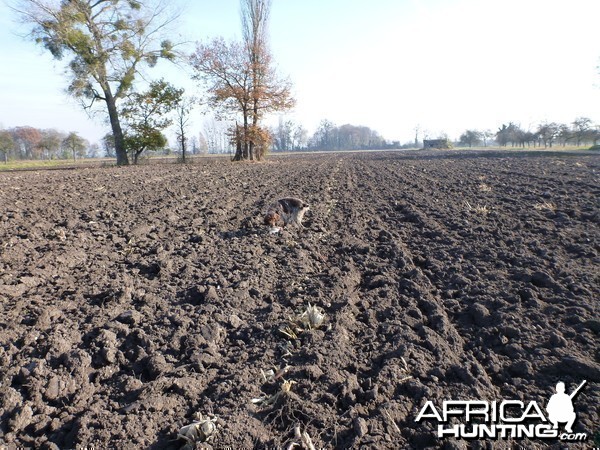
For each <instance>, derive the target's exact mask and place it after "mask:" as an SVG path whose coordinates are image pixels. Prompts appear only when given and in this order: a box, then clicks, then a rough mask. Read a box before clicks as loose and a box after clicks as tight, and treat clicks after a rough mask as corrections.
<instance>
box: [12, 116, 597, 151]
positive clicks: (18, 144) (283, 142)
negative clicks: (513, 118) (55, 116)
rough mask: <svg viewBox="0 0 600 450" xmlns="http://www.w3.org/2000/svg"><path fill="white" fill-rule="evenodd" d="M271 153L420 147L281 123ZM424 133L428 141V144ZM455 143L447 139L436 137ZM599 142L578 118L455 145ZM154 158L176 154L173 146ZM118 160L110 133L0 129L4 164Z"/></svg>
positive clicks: (203, 139) (223, 134)
mask: <svg viewBox="0 0 600 450" xmlns="http://www.w3.org/2000/svg"><path fill="white" fill-rule="evenodd" d="M269 131H270V133H271V142H272V146H271V150H272V151H275V152H279V151H306V150H309V151H310V150H321V151H328V150H329V151H334V150H373V149H375V150H380V149H400V148H419V147H421V146H422V142H421V141H420V140H419V138H418V136H415V140H414V141H410V142H406V143H404V144H401V143H400V142H399V141H387V140H385V139H384V138H383V137H382V136H381V135H380V134H379V133H378V132H377V131H375V130H372V129H371V128H369V127H367V126H357V125H350V124H346V125H341V126H338V125H335V124H334V123H333V122H331V121H329V120H322V121H321V123H320V124H319V126H318V128H317V130H316V131H315V133H314V134H313V135H312V136H309V134H308V132H307V130H306V129H305V128H304V127H303V126H302V125H300V124H297V123H295V122H293V121H291V120H288V121H284V120H283V119H282V120H280V121H279V124H278V125H277V126H276V127H273V128H271V129H270V130H269ZM430 138H431V136H428V135H427V133H424V139H430ZM437 138H441V139H444V140H447V141H448V142H452V140H451V139H449V138H448V136H437ZM599 140H600V125H597V124H594V123H593V122H592V120H591V119H589V118H587V117H579V118H577V119H575V120H574V121H573V122H571V123H570V124H561V123H556V122H543V123H540V124H539V125H538V126H537V127H536V128H535V129H534V130H530V129H529V130H525V129H523V128H522V127H521V126H520V125H518V124H517V123H514V122H509V123H508V124H503V125H502V126H500V127H499V128H498V130H497V131H495V132H494V131H492V130H476V129H469V130H466V131H465V132H464V133H463V134H462V135H461V136H460V137H459V139H458V140H456V141H454V145H455V146H459V147H460V146H462V147H477V146H485V147H487V146H501V147H508V146H510V147H545V148H548V147H550V148H551V147H553V146H555V145H560V146H563V147H564V146H567V145H573V146H586V145H587V146H589V145H597V144H598V141H599ZM229 141H230V139H229V138H228V136H227V124H226V123H223V124H222V125H218V124H215V122H214V121H213V122H212V123H211V124H210V125H207V126H206V127H205V128H204V132H203V133H199V135H198V136H191V137H190V138H189V140H188V141H186V142H187V145H188V147H189V151H190V153H191V154H199V153H207V152H208V153H222V152H230V151H232V146H231V142H229ZM155 153H162V154H171V153H174V151H173V150H171V149H170V148H169V147H166V148H165V149H164V150H162V151H160V152H155ZM102 156H109V157H114V156H115V149H114V140H113V139H112V135H111V134H110V133H109V134H107V135H106V136H105V137H104V138H103V139H102V140H101V143H100V145H99V144H96V143H92V144H90V143H89V142H88V141H86V140H85V139H83V138H82V137H80V136H79V135H78V134H77V133H76V132H70V133H65V132H62V131H58V130H55V129H38V128H34V127H29V126H21V127H14V128H9V129H5V130H0V160H2V161H8V160H22V159H44V160H49V159H80V158H86V157H89V158H97V157H102Z"/></svg>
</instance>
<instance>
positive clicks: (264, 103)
mask: <svg viewBox="0 0 600 450" xmlns="http://www.w3.org/2000/svg"><path fill="white" fill-rule="evenodd" d="M241 1H242V30H243V36H244V38H243V41H242V42H229V43H228V42H226V41H225V40H224V39H222V38H217V39H214V40H213V41H212V42H209V43H205V44H198V46H197V49H196V52H195V53H194V54H193V55H192V56H191V58H190V62H191V65H192V67H193V68H194V71H195V75H194V78H195V79H196V80H199V81H202V82H204V84H205V87H206V89H207V92H208V103H209V105H211V106H212V107H214V108H215V109H216V111H217V114H218V116H220V117H229V118H236V119H237V118H241V121H242V124H241V125H238V124H237V123H236V125H235V126H234V127H233V128H232V130H231V133H230V134H231V135H232V136H233V137H234V142H235V144H236V145H235V146H236V153H235V156H234V158H233V159H234V161H242V160H257V161H260V160H261V159H262V158H263V157H264V156H265V154H266V148H267V147H268V143H269V142H270V136H268V134H269V133H268V131H267V130H266V129H265V128H263V127H262V126H261V124H260V122H261V120H262V118H263V117H264V116H265V114H268V113H271V112H275V111H284V110H287V109H290V108H292V107H293V106H294V105H295V100H294V99H293V98H292V94H291V82H290V81H289V80H288V79H284V78H281V77H279V75H278V74H277V73H276V71H275V68H274V67H273V58H272V55H271V53H270V52H269V48H268V39H267V25H268V19H269V11H270V6H271V2H270V0H241Z"/></svg>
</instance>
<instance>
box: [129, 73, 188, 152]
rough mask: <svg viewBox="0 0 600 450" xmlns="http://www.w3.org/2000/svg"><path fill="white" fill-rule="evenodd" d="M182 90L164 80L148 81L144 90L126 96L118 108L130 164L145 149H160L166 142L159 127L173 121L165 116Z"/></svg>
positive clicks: (178, 98)
mask: <svg viewBox="0 0 600 450" xmlns="http://www.w3.org/2000/svg"><path fill="white" fill-rule="evenodd" d="M182 95H183V89H176V88H175V87H174V86H173V85H171V84H170V83H167V82H166V81H164V80H160V81H155V82H152V83H150V87H149V88H148V90H147V91H146V92H142V93H134V94H132V95H130V96H129V98H128V99H127V101H126V102H125V104H124V106H123V110H122V115H123V118H124V119H125V124H126V127H125V148H126V149H127V150H128V151H129V152H130V153H131V155H132V157H133V162H134V164H137V163H138V160H139V157H140V155H141V154H142V153H143V152H144V151H146V150H160V149H163V148H164V147H165V146H166V145H167V138H166V137H165V136H164V135H163V134H162V130H164V129H165V128H167V127H168V126H169V125H171V123H172V122H173V120H172V119H171V117H170V116H169V113H171V112H172V111H173V110H174V109H175V108H176V107H177V105H178V104H179V103H180V102H181V99H182Z"/></svg>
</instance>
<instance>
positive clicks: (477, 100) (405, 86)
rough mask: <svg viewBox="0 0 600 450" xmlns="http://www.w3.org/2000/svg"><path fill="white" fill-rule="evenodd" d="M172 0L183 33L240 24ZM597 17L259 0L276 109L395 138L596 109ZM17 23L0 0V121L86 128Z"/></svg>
mask: <svg viewBox="0 0 600 450" xmlns="http://www.w3.org/2000/svg"><path fill="white" fill-rule="evenodd" d="M173 3H174V4H176V5H178V6H182V7H184V11H185V12H184V14H183V16H182V18H181V25H180V26H179V27H178V31H179V32H181V33H182V34H183V36H184V38H185V39H189V40H191V41H196V40H198V39H206V38H211V37H215V36H218V35H222V36H224V37H226V38H236V37H239V36H240V34H241V33H240V17H239V1H238V0H196V1H193V0H187V1H185V0H178V1H174V2H173ZM598 17H600V0H560V1H559V0H370V1H366V0H273V5H272V14H271V23H270V37H271V46H272V51H273V53H274V56H275V60H276V62H277V65H278V67H279V70H280V72H281V73H283V74H286V75H288V76H289V77H290V78H291V80H292V81H293V83H294V91H295V94H296V98H297V100H298V104H297V107H296V108H295V109H294V111H292V112H290V113H289V114H287V117H289V118H292V119H294V120H296V121H298V122H301V123H302V124H303V125H304V126H305V127H306V128H307V129H308V130H309V131H310V132H311V133H312V132H313V131H314V130H315V128H316V126H317V125H318V123H319V122H320V121H321V120H322V119H329V120H331V121H333V122H334V123H336V124H338V125H342V124H345V123H352V124H356V125H367V126H369V127H371V128H373V129H375V130H377V131H379V132H380V133H381V134H382V135H383V136H384V137H385V138H387V139H390V140H401V141H403V142H405V141H410V140H412V139H413V137H414V131H413V129H414V128H415V126H417V125H419V126H420V128H421V129H423V130H427V131H428V134H429V135H430V136H432V137H433V136H434V135H437V134H440V133H447V134H448V135H449V136H450V137H451V138H456V137H458V136H459V135H460V133H462V132H463V131H464V130H465V129H467V128H477V129H487V128H490V129H493V130H496V129H497V127H498V126H500V125H501V124H502V123H503V122H508V121H517V122H520V124H521V125H522V126H523V127H524V128H528V127H529V126H532V127H533V126H534V125H535V124H537V123H538V122H539V121H543V120H549V121H558V122H571V121H572V120H573V119H575V118H576V117H578V116H587V117H590V118H591V119H592V120H594V121H595V122H597V123H600V75H599V73H598V72H599V69H598V68H597V67H598V66H599V65H600V39H599V38H598V36H597V26H598V24H597V21H598ZM24 31H25V30H24V29H23V28H22V27H20V26H19V25H18V24H17V23H15V21H14V15H13V14H12V12H10V11H9V10H8V8H7V7H6V5H5V4H4V3H0V58H1V61H2V64H1V65H0V88H1V89H0V126H2V127H12V126H18V125H31V126H36V127H40V128H57V129H60V130H63V131H79V132H80V134H82V135H83V136H84V137H86V138H88V139H90V140H91V141H96V140H98V139H99V137H101V136H102V135H103V134H104V133H105V132H106V131H107V130H108V127H107V126H106V125H105V124H104V123H103V122H102V120H101V118H96V119H89V118H88V117H87V116H86V114H85V113H83V112H82V111H81V110H80V108H79V106H78V104H77V102H75V101H74V100H72V99H69V98H68V97H67V96H66V95H65V94H64V88H65V87H66V85H67V82H66V79H65V77H64V75H62V65H61V63H60V62H56V61H53V60H52V58H51V57H50V56H49V55H48V54H46V53H44V51H43V50H42V49H41V48H39V47H36V46H35V45H34V44H33V43H32V42H28V41H24V40H23V39H22V38H20V37H19V36H17V33H19V32H21V33H22V32H24ZM161 67H162V68H163V69H164V74H165V75H166V76H167V77H168V78H169V80H170V81H171V82H173V83H174V84H176V85H181V86H184V87H186V89H188V91H191V90H192V89H194V84H193V83H191V82H190V80H189V79H188V78H187V76H186V75H185V74H183V73H179V72H177V71H174V70H172V69H166V68H165V67H164V66H161ZM150 74H151V75H153V76H156V77H157V78H158V77H160V76H161V74H160V73H159V72H156V73H154V72H150ZM203 120H204V119H203V117H202V116H198V117H197V118H196V119H195V120H194V127H195V129H196V130H195V131H200V130H201V129H202V128H203V123H202V122H203ZM272 120H276V119H275V118H273V119H272Z"/></svg>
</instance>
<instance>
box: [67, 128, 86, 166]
mask: <svg viewBox="0 0 600 450" xmlns="http://www.w3.org/2000/svg"><path fill="white" fill-rule="evenodd" d="M87 146H88V142H87V141H86V140H85V139H83V138H82V137H81V136H79V135H78V134H77V133H75V132H74V131H72V132H71V133H69V134H68V135H67V137H66V138H65V139H64V140H63V141H62V147H63V149H64V151H65V153H66V154H69V155H72V156H73V161H75V160H76V159H77V157H79V158H83V157H84V156H85V150H86V148H87Z"/></svg>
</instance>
